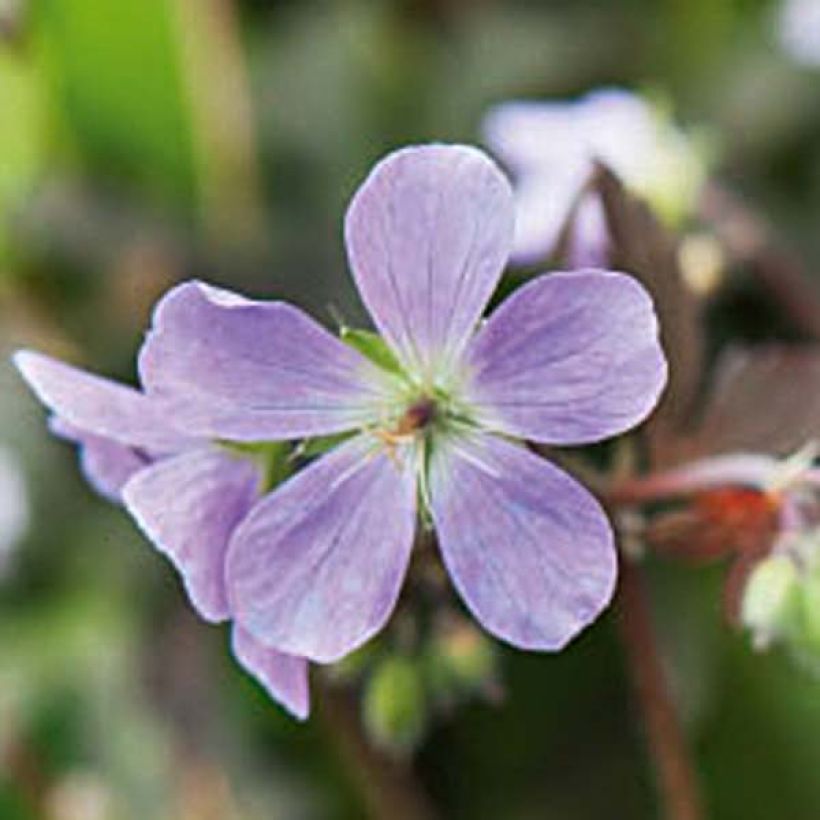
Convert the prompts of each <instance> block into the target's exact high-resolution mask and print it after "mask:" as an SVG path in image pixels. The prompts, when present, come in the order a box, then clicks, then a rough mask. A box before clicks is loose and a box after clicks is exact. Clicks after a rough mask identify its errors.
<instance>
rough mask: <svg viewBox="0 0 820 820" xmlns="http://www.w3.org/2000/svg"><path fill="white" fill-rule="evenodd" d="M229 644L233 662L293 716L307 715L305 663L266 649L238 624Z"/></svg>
mask: <svg viewBox="0 0 820 820" xmlns="http://www.w3.org/2000/svg"><path fill="white" fill-rule="evenodd" d="M231 644H232V648H233V654H234V656H235V657H236V659H237V661H239V663H240V664H241V665H242V666H244V667H245V669H246V670H247V671H248V672H250V674H251V675H253V676H254V677H255V678H256V679H257V680H258V681H259V683H261V684H262V686H264V687H265V691H266V692H267V693H268V694H269V695H270V696H271V697H272V698H273V699H274V700H275V701H276V702H277V703H281V704H282V706H284V707H285V708H286V709H287V710H288V711H289V712H290V713H291V714H292V715H293V716H294V717H296V718H299V720H305V719H306V718H307V716H308V715H309V714H310V692H309V689H308V662H307V661H306V660H305V659H304V658H297V657H294V656H293V655H283V654H282V653H281V652H277V651H276V650H275V649H269V648H268V647H267V646H265V645H264V644H262V643H260V642H259V641H257V640H256V638H254V637H253V635H251V633H250V632H248V631H247V630H246V629H242V627H241V626H234V628H233V632H232V638H231Z"/></svg>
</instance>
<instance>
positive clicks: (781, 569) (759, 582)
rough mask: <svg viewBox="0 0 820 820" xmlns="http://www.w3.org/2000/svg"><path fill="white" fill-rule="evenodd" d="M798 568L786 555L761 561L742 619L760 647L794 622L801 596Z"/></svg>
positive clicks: (748, 590)
mask: <svg viewBox="0 0 820 820" xmlns="http://www.w3.org/2000/svg"><path fill="white" fill-rule="evenodd" d="M799 587H800V585H799V579H798V574H797V568H796V567H795V565H794V563H793V561H792V560H791V559H790V558H788V557H787V556H785V555H773V556H771V557H770V558H767V559H766V560H764V561H761V562H760V563H759V564H758V565H757V567H756V568H755V569H754V571H753V572H752V574H751V575H750V577H749V580H748V582H747V584H746V589H745V591H744V594H743V602H742V604H741V620H742V621H743V624H744V625H745V626H746V627H747V628H748V629H749V630H751V632H752V642H753V644H754V646H755V648H756V649H766V648H767V647H768V646H770V645H771V643H772V642H773V641H775V640H777V639H778V638H781V637H783V636H785V635H786V634H788V633H789V632H790V631H791V629H792V628H793V626H794V623H795V619H796V617H797V610H798V606H799V598H800V588H799Z"/></svg>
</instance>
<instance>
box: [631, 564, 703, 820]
mask: <svg viewBox="0 0 820 820" xmlns="http://www.w3.org/2000/svg"><path fill="white" fill-rule="evenodd" d="M617 607H618V615H619V617H618V625H619V628H620V635H621V641H622V643H623V647H624V652H625V655H626V660H627V665H628V667H629V672H630V676H631V678H632V685H633V687H634V690H635V698H636V701H637V705H638V707H639V708H640V710H641V713H642V717H643V724H644V731H645V733H646V742H647V745H648V747H649V755H650V757H651V759H652V762H653V764H654V768H655V777H656V780H657V787H658V791H659V793H660V797H661V801H662V804H663V806H664V810H665V817H666V818H667V820H702V818H703V817H704V812H703V806H702V803H701V797H700V791H699V788H698V783H697V777H696V775H695V770H694V767H693V765H692V760H691V758H690V755H689V752H688V749H687V746H686V739H685V738H684V735H683V731H682V729H681V726H680V723H679V721H678V716H677V713H676V711H675V706H674V704H673V702H672V698H671V696H670V693H669V689H668V686H667V682H666V676H665V675H664V671H663V667H662V664H661V659H660V655H659V653H658V648H657V643H656V641H655V634H654V630H653V627H652V616H651V613H650V610H649V602H648V600H647V597H646V590H645V588H644V579H643V575H642V571H641V569H640V567H638V566H637V565H636V564H634V563H632V562H630V561H627V560H625V561H623V562H622V565H621V578H620V586H619V591H618V600H617Z"/></svg>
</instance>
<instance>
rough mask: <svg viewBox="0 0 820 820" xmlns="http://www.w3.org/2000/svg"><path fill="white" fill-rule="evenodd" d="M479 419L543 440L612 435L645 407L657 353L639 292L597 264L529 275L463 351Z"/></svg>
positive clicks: (662, 366) (656, 387)
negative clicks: (530, 278) (591, 267)
mask: <svg viewBox="0 0 820 820" xmlns="http://www.w3.org/2000/svg"><path fill="white" fill-rule="evenodd" d="M465 374H467V375H466V377H465V378H466V379H467V384H466V387H465V394H464V398H465V400H466V401H467V402H469V403H470V404H471V405H472V412H473V415H474V417H475V418H476V420H477V421H478V422H479V423H481V424H482V425H483V426H485V427H487V428H489V429H491V430H498V431H501V432H503V433H507V434H510V435H513V436H519V437H522V438H529V439H533V440H535V441H544V442H549V443H551V444H584V443H588V442H593V441H599V440H601V439H604V438H607V437H608V436H612V435H615V434H617V433H622V432H624V431H625V430H628V429H629V428H631V427H633V426H635V425H636V424H638V423H639V422H640V421H642V420H643V419H644V418H646V416H647V415H649V413H650V412H651V410H652V409H653V408H654V406H655V404H656V403H657V401H658V398H659V396H660V394H661V391H662V389H663V387H664V385H665V383H666V359H665V357H664V355H663V350H662V349H661V346H660V342H659V340H658V323H657V319H656V317H655V312H654V309H653V307H652V301H651V299H650V297H649V295H648V293H647V292H646V290H645V289H644V288H643V287H642V286H641V285H640V284H639V283H638V282H637V281H636V280H635V279H633V278H632V277H629V276H625V275H623V274H619V273H611V272H606V271H579V272H577V273H553V274H548V275H545V276H539V277H538V278H536V279H534V280H533V281H532V282H530V283H529V284H527V285H525V286H524V287H522V288H519V289H518V290H517V291H516V292H515V293H514V294H513V295H512V296H511V297H510V298H509V299H507V300H506V301H505V302H504V303H503V304H502V305H501V306H500V307H499V308H498V309H497V310H496V311H495V313H493V315H492V316H491V317H490V319H489V320H488V321H487V323H486V324H485V325H484V326H483V327H482V328H481V330H480V331H479V332H478V334H477V335H476V337H475V339H474V340H473V342H472V344H471V346H470V347H469V348H468V350H467V354H466V357H465Z"/></svg>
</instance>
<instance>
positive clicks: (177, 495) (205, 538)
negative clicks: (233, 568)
mask: <svg viewBox="0 0 820 820" xmlns="http://www.w3.org/2000/svg"><path fill="white" fill-rule="evenodd" d="M259 481H260V478H259V474H258V470H257V468H256V467H255V466H254V464H253V463H252V462H251V461H250V460H248V459H244V458H241V457H239V456H234V455H233V454H231V453H228V452H227V451H222V450H220V449H218V448H216V447H203V448H201V449H198V450H191V451H189V452H187V453H182V454H180V455H177V456H173V457H170V458H166V459H163V460H161V461H159V462H157V463H156V464H154V465H152V466H151V467H147V468H145V469H144V470H142V471H140V472H139V473H137V474H136V475H135V476H134V477H133V478H132V479H131V480H130V481H129V482H128V483H127V484H126V485H125V487H124V488H123V491H122V496H123V501H124V503H125V506H126V508H127V509H128V511H129V512H130V513H131V515H133V516H134V519H135V520H136V522H137V524H138V525H139V527H140V529H141V530H142V531H143V532H144V533H145V534H146V536H147V537H148V538H149V539H150V540H151V541H152V542H153V544H154V545H155V546H156V548H157V549H158V550H159V551H160V552H162V553H164V554H165V555H166V556H167V557H168V558H169V559H170V560H171V562H172V563H173V564H174V566H175V567H176V568H177V570H179V573H180V575H181V576H182V580H183V582H184V584H185V589H186V590H187V592H188V597H189V598H190V600H191V603H192V604H193V606H194V608H195V609H196V610H197V612H199V614H200V615H201V616H202V617H203V618H204V619H205V620H206V621H212V622H216V621H221V620H224V619H225V618H228V617H230V614H231V613H230V608H229V606H228V600H227V595H226V591H225V554H226V552H227V549H228V542H229V540H230V537H231V534H232V533H233V531H234V529H235V528H236V526H237V525H238V524H239V522H240V521H241V520H242V519H243V518H244V517H245V515H247V513H248V511H249V510H250V508H251V506H252V505H253V503H254V502H255V501H256V500H257V499H258V497H259Z"/></svg>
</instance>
